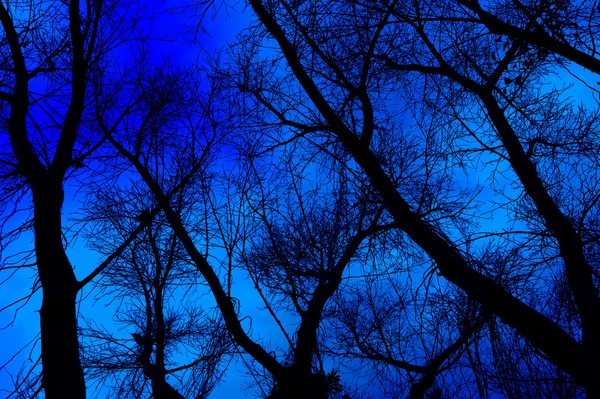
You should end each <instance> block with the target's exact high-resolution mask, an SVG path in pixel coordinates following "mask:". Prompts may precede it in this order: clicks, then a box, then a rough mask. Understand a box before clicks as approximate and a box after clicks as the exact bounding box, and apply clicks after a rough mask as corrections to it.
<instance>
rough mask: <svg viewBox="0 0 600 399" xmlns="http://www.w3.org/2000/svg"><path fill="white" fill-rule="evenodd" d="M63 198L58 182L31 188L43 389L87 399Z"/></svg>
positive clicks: (49, 396)
mask: <svg viewBox="0 0 600 399" xmlns="http://www.w3.org/2000/svg"><path fill="white" fill-rule="evenodd" d="M47 177H48V176H46V178H47ZM49 180H51V179H49ZM63 197H64V194H63V190H62V182H60V181H59V182H54V183H53V182H51V181H48V179H44V181H43V182H42V183H41V184H39V185H37V186H36V187H34V188H33V204H34V224H33V226H34V232H35V251H36V258H37V267H38V271H39V276H40V281H41V283H42V308H41V311H40V327H41V337H42V386H43V388H44V391H45V397H46V399H66V398H69V399H85V397H86V392H85V381H84V377H83V369H82V368H81V363H80V360H79V341H78V337H77V309H76V303H77V291H78V285H77V279H76V278H75V274H74V273H73V268H72V266H71V263H70V262H69V259H68V258H67V255H66V253H65V250H64V247H63V243H62V230H61V207H62V203H63Z"/></svg>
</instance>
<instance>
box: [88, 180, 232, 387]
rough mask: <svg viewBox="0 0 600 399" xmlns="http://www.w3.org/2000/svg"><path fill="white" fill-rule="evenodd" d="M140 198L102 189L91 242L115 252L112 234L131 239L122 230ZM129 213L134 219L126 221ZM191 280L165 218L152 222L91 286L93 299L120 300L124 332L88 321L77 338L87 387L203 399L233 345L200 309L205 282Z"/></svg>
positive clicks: (190, 269) (221, 327) (120, 326)
mask: <svg viewBox="0 0 600 399" xmlns="http://www.w3.org/2000/svg"><path fill="white" fill-rule="evenodd" d="M132 190H135V188H132ZM180 194H181V193H180ZM144 196H145V195H144V193H137V194H129V195H125V193H121V194H116V193H115V194H114V195H113V196H111V195H108V193H107V192H104V193H103V194H102V196H101V197H98V198H97V199H96V200H95V206H94V207H93V209H94V211H93V212H92V215H96V216H90V217H91V218H93V219H94V220H95V221H96V223H95V226H96V227H95V228H94V229H93V230H92V231H90V232H89V234H90V237H89V240H88V242H89V243H90V244H91V245H92V246H97V247H98V248H99V250H101V251H102V252H107V253H109V254H110V253H112V252H113V250H114V248H111V245H110V244H109V243H110V242H111V241H112V242H118V241H119V240H118V239H116V240H115V239H114V238H115V232H119V234H116V235H117V236H119V235H122V236H128V235H129V234H130V232H129V231H127V228H126V226H127V225H129V226H128V227H130V228H135V226H136V225H137V221H136V220H135V219H136V218H139V215H142V214H143V211H144V209H145V208H144V207H143V206H140V205H139V199H140V197H141V198H144ZM115 199H117V200H116V201H115ZM179 203H180V204H181V203H182V201H181V197H179ZM148 208H150V207H148ZM126 215H135V216H133V217H130V218H129V219H130V223H127V224H125V223H124V222H125V220H127V219H126ZM94 237H102V239H101V240H98V239H95V238H94ZM110 237H112V238H113V239H112V240H111V238H110ZM112 246H114V244H113V245H112ZM196 275H197V273H196V270H195V268H194V267H193V265H191V264H190V262H189V261H188V260H187V256H186V255H185V253H184V252H183V248H182V247H181V244H180V243H179V242H178V240H177V238H176V237H175V236H174V235H173V234H172V232H170V231H169V230H168V226H166V225H165V224H164V221H161V220H160V219H155V220H154V221H153V222H152V223H151V224H149V225H148V226H147V227H146V228H145V229H144V232H143V233H142V234H140V235H139V236H138V237H137V238H136V239H135V240H134V241H133V243H132V244H131V245H130V247H129V248H128V249H127V250H125V251H123V253H122V254H121V255H120V256H119V257H118V258H117V259H115V260H114V261H113V262H112V264H111V265H109V266H108V267H107V268H106V269H105V270H104V271H103V273H102V274H101V276H100V278H99V280H98V281H97V282H96V283H95V284H94V288H95V291H96V292H97V293H96V298H97V300H100V299H104V300H110V301H115V302H117V303H118V306H117V307H116V309H115V314H114V317H113V318H114V320H115V321H117V324H118V326H117V331H123V330H125V331H127V332H128V333H129V334H125V335H123V334H122V333H121V334H119V333H116V332H114V331H111V330H108V329H107V327H106V326H100V325H98V324H97V323H95V322H94V321H93V320H89V322H88V326H87V328H85V329H84V331H83V333H82V335H83V337H85V338H86V340H85V346H84V348H85V349H84V351H83V353H84V370H86V375H87V378H88V380H89V381H90V383H93V382H95V383H96V384H97V385H98V386H99V387H100V388H102V387H106V386H110V385H114V386H113V387H112V390H111V392H112V394H111V395H114V396H115V397H123V398H125V397H139V396H140V395H141V394H142V393H144V392H146V391H147V392H148V393H149V394H152V395H153V397H155V398H157V399H158V398H184V397H194V398H206V397H208V395H209V394H210V392H211V391H212V390H213V389H214V387H215V386H216V384H217V383H218V382H219V380H220V378H221V376H222V374H223V372H224V371H225V370H226V364H227V357H228V356H229V354H230V353H231V351H232V349H233V348H232V347H231V343H230V340H229V337H228V334H227V331H226V330H225V328H224V325H223V322H222V319H220V318H219V317H218V316H217V317H214V316H211V315H210V313H209V312H208V311H205V310H203V309H202V307H201V306H200V304H199V298H201V296H202V285H201V284H199V282H198V280H197V278H196ZM167 378H169V379H170V382H169V381H168V380H167ZM113 381H114V382H113ZM148 383H149V384H148Z"/></svg>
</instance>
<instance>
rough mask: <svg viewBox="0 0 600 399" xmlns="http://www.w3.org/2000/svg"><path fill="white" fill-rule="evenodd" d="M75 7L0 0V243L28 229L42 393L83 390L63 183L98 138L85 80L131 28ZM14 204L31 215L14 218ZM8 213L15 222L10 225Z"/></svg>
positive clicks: (114, 12) (103, 12) (94, 9)
mask: <svg viewBox="0 0 600 399" xmlns="http://www.w3.org/2000/svg"><path fill="white" fill-rule="evenodd" d="M80 6H81V5H80V2H77V1H71V2H67V3H64V2H62V3H61V2H54V1H9V2H4V3H3V4H2V5H0V23H1V25H2V33H1V36H0V46H1V49H0V52H1V54H2V61H1V66H0V70H1V74H0V82H1V83H0V90H1V91H0V101H1V102H2V104H3V106H2V130H3V131H5V132H6V133H7V134H6V135H4V137H6V139H5V140H4V139H3V141H2V159H1V164H2V185H3V188H4V190H3V194H2V204H3V205H2V206H3V226H4V229H3V230H4V233H3V235H2V248H3V250H7V245H9V244H10V243H11V242H13V241H14V240H15V239H17V238H18V237H19V236H20V234H21V233H23V232H25V231H33V233H34V237H35V239H34V250H33V252H32V253H33V255H35V270H36V272H37V274H38V276H39V282H40V285H39V286H35V287H34V290H33V292H35V291H37V289H38V288H41V291H42V306H41V310H40V327H41V363H42V366H43V371H42V381H41V382H42V386H43V388H44V391H45V395H46V397H47V398H65V397H70V398H84V397H85V391H86V389H85V382H84V379H83V372H82V369H81V364H80V361H79V344H78V336H77V314H76V302H77V301H76V296H77V294H78V292H79V290H80V289H81V287H82V286H83V285H84V283H85V282H86V281H89V279H88V280H85V281H84V282H80V281H77V278H76V277H75V274H74V271H73V267H72V265H71V263H70V261H69V259H68V257H67V255H66V253H65V242H64V238H65V237H69V236H68V235H66V233H67V232H68V229H67V227H66V224H65V223H64V221H63V218H62V207H63V204H64V196H65V192H64V189H63V185H64V183H65V181H66V180H67V179H69V178H72V177H73V176H74V175H77V174H81V172H85V171H86V169H87V168H86V165H85V164H84V163H85V162H86V161H87V160H88V158H89V157H90V155H92V154H93V153H94V152H95V151H96V150H97V149H98V148H99V147H100V146H101V145H102V143H103V142H104V141H103V140H102V139H101V138H99V137H98V136H97V135H95V134H93V131H94V128H93V122H92V123H90V121H89V120H88V119H87V116H88V115H87V113H86V103H87V102H88V97H87V96H88V95H89V93H90V82H91V81H93V80H94V78H93V76H94V72H95V71H96V70H98V68H102V67H104V66H105V65H104V62H105V55H107V54H109V53H110V52H111V51H112V50H113V49H114V48H115V47H116V46H118V45H119V44H120V43H122V42H123V41H126V40H128V38H129V37H130V35H131V31H127V27H128V26H131V24H130V22H131V21H130V20H129V17H126V16H124V15H127V14H128V11H127V9H126V7H124V8H122V7H120V6H119V5H118V4H116V3H113V2H103V1H88V2H87V3H86V4H85V8H84V9H83V10H82V9H81V8H80ZM121 13H123V15H122V14H121ZM96 84H98V85H101V84H102V82H96ZM10 206H12V207H13V209H11V208H10ZM23 208H25V209H26V210H27V212H31V214H30V215H25V216H24V217H23V219H19V218H21V217H22V215H23V212H20V210H21V209H23ZM15 220H16V221H17V222H18V223H19V227H17V228H11V227H10V226H11V223H13V222H14V221H15ZM30 258H31V256H25V257H22V258H18V257H14V256H13V257H12V258H7V261H8V263H7V264H6V265H3V269H6V270H9V272H13V271H15V270H18V269H20V268H27V267H30V265H31V263H32V261H31V260H30ZM98 270H99V269H98ZM91 277H93V276H90V279H91ZM28 298H29V297H28ZM27 300H28V299H27V298H24V299H22V300H20V302H23V301H27ZM18 302H19V301H18Z"/></svg>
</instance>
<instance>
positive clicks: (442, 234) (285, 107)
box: [242, 0, 600, 397]
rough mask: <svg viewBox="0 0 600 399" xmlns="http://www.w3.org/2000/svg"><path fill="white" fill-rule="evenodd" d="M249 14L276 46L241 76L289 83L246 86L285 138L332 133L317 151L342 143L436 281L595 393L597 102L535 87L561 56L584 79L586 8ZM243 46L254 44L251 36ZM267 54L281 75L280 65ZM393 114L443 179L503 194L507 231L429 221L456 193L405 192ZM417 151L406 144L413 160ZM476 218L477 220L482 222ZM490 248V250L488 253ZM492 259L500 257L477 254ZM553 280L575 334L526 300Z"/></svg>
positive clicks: (589, 63)
mask: <svg viewBox="0 0 600 399" xmlns="http://www.w3.org/2000/svg"><path fill="white" fill-rule="evenodd" d="M250 5H251V6H252V8H253V10H254V12H255V13H256V16H257V17H258V19H259V21H260V23H261V24H262V26H263V28H264V29H265V30H266V31H267V32H268V34H269V37H270V38H272V39H274V40H275V41H276V42H277V45H278V47H279V49H278V53H277V54H275V55H273V56H272V58H271V59H264V58H262V61H261V57H260V53H259V51H258V50H254V53H253V54H254V56H255V58H256V60H255V62H254V65H261V67H254V70H253V72H254V73H253V74H246V75H244V77H245V78H246V81H245V82H242V83H246V82H249V83H250V84H249V85H246V86H251V85H252V84H256V82H272V81H277V82H285V85H280V86H279V87H276V85H271V86H269V87H268V90H262V88H261V90H253V89H252V88H250V90H248V89H247V88H246V87H244V86H242V91H243V92H245V93H247V94H248V95H249V96H253V97H254V98H255V99H256V100H255V101H257V102H258V103H261V104H262V108H263V110H264V111H266V112H268V113H269V114H268V119H266V120H265V122H266V123H268V124H269V125H272V124H273V123H274V122H273V120H275V121H276V123H278V124H279V125H280V126H284V127H287V129H288V133H287V138H283V140H286V139H289V137H298V136H302V138H303V139H305V140H306V139H314V137H315V136H318V135H319V134H320V135H327V136H328V137H329V138H330V141H329V142H328V143H327V146H326V147H325V148H326V149H327V148H332V147H333V146H335V145H336V144H335V143H334V141H335V142H337V143H340V144H342V145H343V147H344V149H345V151H346V153H347V154H348V155H349V156H351V157H352V159H353V160H354V162H356V165H357V166H358V167H359V170H360V171H361V173H362V174H364V176H366V177H367V178H368V180H369V182H370V184H371V186H372V187H373V188H374V189H375V190H376V192H377V193H378V195H379V198H380V201H381V202H382V203H383V204H385V207H386V209H387V211H388V212H389V213H390V214H391V216H392V217H393V219H394V220H395V222H396V223H397V224H398V227H399V229H401V230H402V231H403V232H404V233H405V234H406V236H407V237H409V238H410V239H411V240H412V242H414V243H415V244H417V245H418V247H420V248H421V249H422V250H423V251H424V252H425V253H426V254H427V256H428V257H429V259H431V261H432V262H433V264H434V265H435V268H436V269H437V270H438V272H439V273H440V275H441V276H442V277H444V278H445V279H447V280H448V281H449V282H450V283H452V284H454V285H456V286H457V287H459V288H460V289H461V290H463V291H464V292H465V293H466V294H467V295H468V297H469V298H470V299H472V300H474V301H477V302H479V303H480V304H481V305H482V306H483V307H484V309H485V310H486V311H487V312H491V313H492V314H494V315H495V316H496V317H498V318H499V319H500V320H501V321H502V323H504V324H505V325H508V326H510V327H511V328H512V329H513V330H512V331H515V332H516V333H517V334H518V335H519V336H520V337H522V339H523V340H524V342H526V343H527V344H528V345H531V346H532V347H533V348H535V350H536V352H535V353H536V354H531V353H529V354H528V356H535V357H536V359H537V360H536V362H539V363H540V364H542V363H544V362H546V361H548V362H550V363H552V364H554V365H555V366H557V367H558V368H559V369H560V370H561V372H566V373H567V374H569V375H570V376H571V377H572V379H573V381H575V382H576V383H577V384H579V385H580V386H583V387H585V389H586V390H587V392H588V396H589V397H595V396H596V395H597V391H598V388H597V375H598V366H597V361H596V358H597V349H596V346H597V343H598V342H600V341H598V339H597V338H598V337H597V332H596V330H597V318H596V317H594V316H593V315H595V314H596V313H597V311H596V310H595V309H597V304H598V301H599V300H600V299H599V297H598V292H597V282H596V281H595V279H596V277H595V273H596V272H595V263H596V262H595V257H594V254H595V247H596V246H597V240H596V237H597V234H596V229H595V227H594V221H595V216H594V215H596V213H597V209H598V208H597V198H598V197H597V195H595V194H594V193H595V187H597V181H598V175H597V156H596V154H597V136H596V134H597V133H596V132H597V120H598V118H597V108H595V106H596V104H592V109H589V108H586V105H574V104H571V103H569V102H568V101H567V100H565V98H564V95H563V94H562V91H561V90H560V89H558V88H557V89H554V90H553V89H550V90H547V89H545V88H544V86H543V85H548V84H551V83H550V82H549V81H548V80H547V77H548V76H549V74H558V73H568V72H571V71H569V70H568V69H566V68H568V66H569V65H570V63H578V64H580V65H582V66H585V67H588V68H590V69H591V70H595V69H594V65H595V64H596V63H597V58H596V55H595V50H594V48H595V47H594V46H593V43H594V35H593V32H595V29H597V28H596V26H597V24H596V22H595V21H596V19H597V18H598V15H597V14H598V11H597V9H596V7H595V6H594V5H593V4H592V3H591V2H590V3H585V2H584V3H581V4H578V5H569V4H566V3H564V2H543V1H542V2H533V3H531V4H529V3H528V4H523V3H520V2H517V1H507V2H499V3H494V5H490V6H489V7H486V8H487V9H486V10H484V9H483V6H482V5H480V4H479V3H478V2H472V1H471V2H453V1H448V2H427V1H423V2H413V3H401V2H395V1H392V2H384V3H381V4H379V3H377V4H376V3H374V2H347V3H346V2H323V3H319V5H318V6H317V4H316V3H315V2H287V1H269V2H263V1H260V0H256V1H250ZM583 21H585V23H584V22H583ZM254 34H255V36H259V35H260V34H261V33H260V29H259V28H257V29H256V30H255V31H254ZM542 38H544V40H542ZM546 39H547V40H546ZM267 40H268V39H267ZM247 42H248V43H249V45H250V46H254V48H255V49H256V48H257V47H256V46H259V45H260V39H259V38H256V37H255V38H254V39H248V40H247ZM267 57H268V56H267ZM278 57H283V58H284V59H285V64H286V67H287V68H289V69H288V71H289V74H285V72H282V69H281V68H278V66H277V62H278V61H279V60H280V59H281V58H278ZM247 70H248V69H247ZM584 83H585V82H584ZM300 89H301V90H300ZM588 89H589V90H590V92H591V93H592V94H594V93H596V90H595V89H594V88H593V87H590V85H588ZM290 99H292V100H290ZM307 100H309V102H308V103H307ZM402 117H404V118H406V119H409V120H412V121H414V122H412V129H411V132H414V133H413V134H416V135H420V136H422V137H423V138H424V139H426V138H427V137H430V135H434V136H435V137H437V138H438V141H439V142H442V143H446V146H445V148H444V152H436V153H437V154H438V156H439V157H443V156H445V159H446V160H447V162H445V167H446V169H445V171H446V173H447V172H448V170H451V171H452V172H451V173H450V175H454V176H456V174H458V173H460V174H463V175H465V176H466V177H467V178H468V177H472V176H473V175H474V174H475V173H476V171H477V170H478V168H479V167H485V169H484V171H487V172H488V173H490V175H489V176H490V177H489V182H490V183H491V185H492V188H494V187H498V186H501V185H507V186H510V187H511V189H510V190H501V189H498V191H501V192H500V193H499V195H504V196H505V197H507V198H506V200H502V199H499V200H498V204H497V205H494V206H489V205H488V206H487V207H484V208H483V209H484V210H486V211H489V215H493V216H497V215H498V213H497V212H496V209H501V210H503V211H505V212H507V215H508V221H509V223H508V225H507V227H508V229H511V230H512V231H508V232H502V231H500V232H498V231H494V230H492V231H489V230H488V231H486V230H485V229H479V230H474V229H473V228H472V226H473V225H472V226H471V228H469V229H466V230H461V229H460V228H456V227H459V226H452V225H449V224H447V223H445V222H442V223H440V219H439V218H438V217H437V215H439V212H440V211H442V212H443V211H444V209H443V208H444V207H441V209H439V207H438V209H436V206H435V202H436V201H438V198H439V195H440V194H443V193H444V190H450V191H449V192H451V193H452V192H456V190H452V187H451V186H448V185H442V186H438V187H435V186H431V185H430V184H429V181H428V180H425V181H422V182H420V183H419V184H420V188H421V189H419V190H417V192H420V193H422V195H421V196H420V197H418V196H417V197H415V196H414V194H413V192H412V191H411V188H412V187H411V186H410V185H407V184H406V181H405V180H404V179H403V173H402V172H403V170H402V168H401V167H402V165H401V164H398V163H396V159H397V154H398V153H401V152H402V151H404V149H405V146H404V143H402V142H397V143H394V142H393V141H392V139H390V138H395V137H398V136H399V134H398V132H399V131H400V130H401V127H400V122H399V120H398V119H399V118H402ZM298 130H300V131H301V132H300V133H297V132H298ZM311 134H312V135H311ZM427 143H428V141H427V140H423V141H421V142H420V143H417V144H416V145H415V147H414V148H416V149H417V150H416V151H417V152H419V151H424V150H423V149H424V148H426V145H427ZM432 161H434V160H433V159H430V160H426V162H424V163H423V164H422V165H423V166H422V167H423V168H425V169H427V168H429V171H428V172H427V173H428V174H429V175H431V176H434V177H435V176H436V175H439V174H440V173H442V176H443V175H444V170H436V168H435V167H430V166H428V165H432V164H431V162H432ZM433 165H434V164H433ZM485 165H487V166H485ZM584 170H585V171H586V172H583V171H584ZM431 188H435V191H432V190H429V194H428V189H431ZM502 191H503V192H502ZM567 193H569V194H567ZM480 198H481V197H480ZM499 198H502V197H499ZM423 201H425V202H427V201H429V203H430V204H431V203H432V201H433V204H434V205H433V207H432V208H430V209H432V210H433V212H423V209H422V204H423V203H424V202H423ZM482 204H483V205H484V206H485V202H482ZM488 204H489V202H488ZM494 207H498V208H496V209H494ZM458 214H459V215H463V217H464V216H465V215H466V214H465V210H460V209H459V210H458ZM447 220H448V219H447V218H444V219H443V221H447ZM472 221H473V222H475V223H477V222H479V223H480V224H481V225H483V223H484V219H482V218H480V217H477V215H476V217H475V218H473V219H472ZM475 226H476V224H475ZM486 240H487V241H488V244H489V245H491V247H494V248H496V250H493V251H489V250H488V248H490V247H489V246H488V245H487V244H486V243H485V242H486ZM507 245H508V250H506V251H503V250H502V249H501V248H503V247H506V246H507ZM490 252H492V253H498V254H499V256H501V257H504V258H505V260H504V261H498V259H494V258H490V257H487V256H486V253H490ZM553 279H556V280H557V281H561V280H563V279H564V282H565V284H566V287H568V292H569V294H568V296H567V297H563V300H564V299H566V300H567V302H570V301H573V303H574V305H575V311H576V315H577V316H576V317H575V318H571V319H570V320H569V323H573V322H575V323H576V325H575V326H573V325H568V324H565V322H566V320H565V319H564V318H563V315H564V313H563V314H561V315H559V314H557V313H556V312H554V311H549V308H548V307H547V306H546V302H545V301H537V300H536V299H535V298H537V297H542V298H543V297H548V296H549V295H552V296H553V295H555V293H556V291H553V290H552V287H553V286H555V287H556V286H558V284H557V285H550V286H548V285H547V284H545V283H544V282H545V281H548V280H553ZM564 303H565V302H564V301H563V302H554V305H553V307H554V308H555V309H557V308H559V307H560V306H562V305H561V304H564ZM579 323H580V324H579ZM511 378H513V379H516V378H517V377H514V376H513V377H511ZM556 378H557V379H555V380H552V378H551V379H550V380H551V381H550V382H549V384H553V383H554V382H553V381H559V380H560V379H561V378H559V377H558V376H557V377H556ZM526 380H527V378H525V379H523V381H524V382H523V383H525V381H526Z"/></svg>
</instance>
